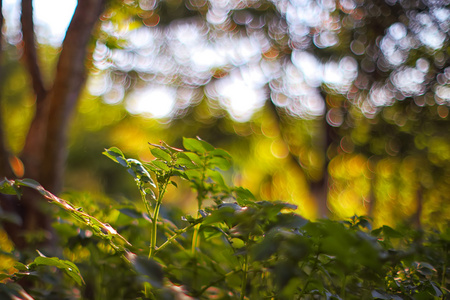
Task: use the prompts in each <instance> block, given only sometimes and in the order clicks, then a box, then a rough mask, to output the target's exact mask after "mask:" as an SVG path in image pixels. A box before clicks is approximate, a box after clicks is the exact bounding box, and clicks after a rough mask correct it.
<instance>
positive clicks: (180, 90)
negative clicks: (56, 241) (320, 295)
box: [0, 0, 450, 244]
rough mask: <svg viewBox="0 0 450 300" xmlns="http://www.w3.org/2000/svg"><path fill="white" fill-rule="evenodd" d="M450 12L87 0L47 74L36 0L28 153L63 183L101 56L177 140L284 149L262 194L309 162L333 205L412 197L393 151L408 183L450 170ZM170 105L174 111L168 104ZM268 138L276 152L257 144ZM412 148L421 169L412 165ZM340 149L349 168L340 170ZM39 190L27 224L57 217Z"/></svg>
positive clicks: (319, 194)
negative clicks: (39, 203) (341, 193)
mask: <svg viewBox="0 0 450 300" xmlns="http://www.w3.org/2000/svg"><path fill="white" fill-rule="evenodd" d="M449 15H450V13H449V9H448V4H446V3H443V2H439V1H428V0H427V1H425V0H423V1H406V0H405V1H391V0H387V1H384V0H364V1H362V0H361V1H360V0H358V1H356V0H339V1H334V0H330V1H329V0H323V1H315V0H311V1H287V0H280V1H251V0H250V1H237V0H229V1H207V0H190V1H178V0H165V1H150V0H139V1H138V0H134V1H128V0H127V1H125V0H123V1H121V0H110V1H107V0H97V1H95V0H84V1H81V0H80V1H79V3H78V6H77V8H76V10H75V14H74V17H73V19H72V22H71V24H70V26H69V28H68V30H67V34H66V37H65V39H64V42H63V44H62V47H61V52H60V55H59V57H58V62H57V65H56V71H55V73H54V76H53V78H54V80H53V81H52V83H51V84H48V85H47V84H46V83H45V80H43V79H42V77H43V75H42V71H41V66H40V65H39V63H38V59H37V52H36V43H35V37H34V28H33V21H32V3H31V0H23V1H22V17H21V23H22V36H23V38H22V42H21V43H19V44H17V45H18V46H20V47H21V48H20V49H23V53H22V57H23V61H24V62H25V64H26V66H27V70H28V73H29V75H30V78H31V82H32V86H33V91H34V94H35V97H36V101H35V117H34V119H33V120H32V122H31V125H30V129H29V131H28V134H27V137H26V140H25V144H24V146H23V150H22V153H21V155H20V158H21V159H22V161H23V163H24V166H25V176H26V177H31V178H34V179H36V180H38V181H39V182H41V183H42V184H43V185H44V186H46V188H48V189H49V190H51V191H53V192H59V191H60V190H61V187H62V178H63V173H64V162H65V157H66V138H67V137H66V134H67V129H68V125H69V122H70V118H69V117H70V115H71V114H72V113H73V111H74V109H75V107H76V103H77V100H78V99H79V97H80V93H81V90H82V87H83V84H84V82H85V80H86V76H87V72H88V71H90V72H91V73H90V74H91V76H90V77H89V81H88V92H89V93H91V94H92V95H94V96H96V97H97V96H98V97H101V98H102V99H103V100H104V102H105V103H107V104H111V105H116V104H118V103H122V101H123V104H124V106H125V107H126V108H127V110H128V111H129V112H130V113H131V114H133V115H135V114H141V113H143V112H145V111H147V112H148V110H150V113H153V116H154V117H155V116H156V117H159V118H162V119H164V118H165V119H166V120H165V124H164V126H163V127H164V128H165V129H166V131H165V132H166V133H165V134H166V135H167V136H170V138H171V139H172V140H174V141H175V142H177V141H178V143H180V136H182V135H186V136H193V135H200V136H202V138H204V139H206V140H208V141H210V142H211V143H213V144H215V145H217V146H221V145H223V144H225V143H229V144H232V143H234V142H235V141H238V142H239V145H240V146H239V147H236V148H239V151H241V152H243V154H242V157H243V159H242V160H243V161H244V162H245V163H247V164H248V167H249V168H250V167H253V168H255V164H254V163H252V162H251V160H248V156H249V155H252V156H255V157H256V159H259V160H263V159H265V158H267V156H266V154H267V153H269V154H268V155H272V156H273V157H274V158H276V162H269V161H270V160H269V159H267V161H268V164H270V166H271V167H270V170H269V171H267V173H268V174H266V175H267V176H265V175H264V176H263V175H261V174H258V176H259V177H258V178H259V179H258V180H260V182H264V183H263V184H261V187H260V192H261V194H265V195H269V194H270V195H271V196H277V197H281V198H283V193H280V192H279V190H282V189H285V188H280V187H277V186H275V185H276V184H277V183H280V182H283V181H284V182H289V183H290V184H293V182H294V181H292V178H290V177H294V178H298V181H297V185H298V186H301V187H302V188H303V187H304V186H308V187H309V190H310V195H311V196H308V197H311V198H315V202H316V203H315V209H316V210H317V215H319V216H326V215H329V214H330V212H329V209H330V208H331V209H333V210H336V209H337V207H341V206H339V205H335V204H336V203H334V204H333V203H332V202H333V201H335V202H336V201H342V202H346V201H348V200H349V199H350V198H351V197H353V198H352V199H353V200H352V201H353V202H354V203H355V201H356V202H357V201H360V203H361V205H362V206H364V205H365V204H366V203H369V205H368V207H367V208H365V207H364V208H363V209H359V210H354V211H358V212H366V213H368V212H375V211H377V208H376V207H374V203H375V200H374V199H375V198H377V199H378V198H380V199H381V198H383V197H384V198H386V194H389V197H390V198H391V199H394V200H395V201H400V200H402V199H403V198H402V197H403V196H402V197H400V196H399V197H394V196H392V195H394V194H393V193H392V192H388V191H387V190H388V189H389V188H388V187H387V186H388V184H387V183H386V181H388V180H389V178H390V177H389V176H390V175H389V176H387V177H383V176H382V175H383V174H384V173H383V172H385V170H381V168H382V165H383V164H384V163H385V162H386V160H387V161H390V159H391V158H392V159H393V158H398V160H399V161H401V163H398V164H392V165H395V166H399V169H396V170H395V172H397V173H396V174H397V175H396V176H397V179H398V180H400V181H401V182H402V184H403V185H404V187H407V188H405V190H408V191H410V190H412V189H414V188H412V186H415V187H416V188H415V189H416V190H417V194H418V195H425V194H427V193H426V192H425V191H422V188H419V187H420V186H423V187H426V188H427V189H428V190H430V189H432V187H433V186H435V183H436V185H437V184H438V182H441V183H439V184H443V183H442V182H446V180H448V179H447V178H448V176H444V177H443V178H441V179H440V180H441V181H439V180H438V181H432V180H430V178H431V177H433V176H432V175H433V174H436V172H435V171H434V169H436V168H437V169H439V170H440V171H439V172H441V173H445V171H443V170H445V169H446V166H447V165H448V162H449V159H448V157H447V156H445V155H441V154H439V152H436V151H435V149H447V147H448V142H446V140H445V137H448V134H449V132H448V122H447V118H448V106H449V101H450V96H449V95H450V92H449V89H450V88H449V82H450V69H449V67H448V66H449V53H448V41H449V37H448V35H449V26H448V24H449V23H450V22H449ZM99 20H100V22H99ZM96 24H98V25H99V26H98V27H96ZM92 33H94V34H92ZM91 58H92V60H91ZM86 61H89V63H88V66H89V68H86ZM152 103H153V104H152ZM152 105H153V106H152ZM149 106H150V108H148V107H149ZM101 107H102V108H101V109H104V106H101ZM111 107H112V106H111ZM156 107H158V108H161V107H164V111H162V112H159V115H158V113H157V112H156ZM92 114H93V115H94V116H95V112H92ZM3 115H5V114H3ZM85 116H86V117H87V114H85ZM87 119H89V118H87ZM4 123H5V121H4ZM81 123H83V122H81ZM106 123H108V122H106ZM132 123H133V121H130V120H129V119H128V120H127V122H126V124H128V125H126V126H129V124H132ZM133 124H134V123H133ZM105 126H109V125H105ZM126 126H124V127H123V128H127V127H126ZM152 126H153V125H152ZM128 128H129V127H128ZM149 130H150V129H149ZM119 131H120V132H123V129H122V130H119V129H117V132H119ZM1 133H5V132H4V130H3V131H0V137H2V136H3V135H2V134H1ZM142 135H144V134H141V136H142ZM4 140H5V139H3V141H4ZM218 141H219V142H218ZM140 142H142V144H145V141H140ZM169 142H170V141H169ZM255 145H256V146H257V147H259V149H260V150H261V151H265V154H264V155H262V154H261V153H262V152H253V153H251V152H250V151H251V150H250V149H252V147H253V148H256V147H254V146H255ZM122 148H123V147H122ZM245 149H247V150H245ZM7 150H8V146H7V145H6V144H4V143H3V142H1V143H0V154H1V159H2V160H1V161H0V167H1V170H0V171H1V174H2V175H7V176H8V175H9V176H10V175H11V170H10V168H9V167H8V166H9V164H7V163H6V161H7V160H9V159H8V157H9V155H7V154H6V153H7ZM255 151H256V150H255ZM258 155H259V156H258ZM74 157H76V155H75V156H74ZM411 157H415V159H416V160H414V161H415V162H416V165H417V168H415V169H414V170H413V169H409V170H410V171H411V172H413V173H414V174H415V175H411V174H409V175H403V177H402V176H400V175H399V174H398V173H399V172H402V171H401V167H400V166H405V165H407V164H408V162H411ZM352 158H354V160H352ZM369 158H370V160H368V159H369ZM333 161H334V163H333ZM364 161H365V162H366V163H362V162H364ZM338 162H339V163H338ZM367 162H369V163H367ZM368 164H369V165H370V166H369V167H368V166H367V165H368ZM256 165H257V164H256ZM337 165H338V166H342V171H340V173H339V172H334V171H335V170H331V168H332V166H333V168H335V169H336V170H337V169H338V168H337V167H336V166H337ZM426 165H429V167H425V166H426ZM344 166H346V167H344ZM256 167H260V166H256ZM244 168H245V166H243V167H242V170H243V173H245V170H244ZM348 168H353V170H352V171H353V172H349V169H348ZM284 170H289V172H284ZM395 172H394V173H395ZM254 173H255V172H254ZM350 173H351V174H353V175H351V176H350ZM290 174H295V176H290ZM299 174H301V175H302V176H300V175H299ZM333 174H334V175H333ZM342 174H344V175H342ZM358 174H360V175H361V174H362V175H363V176H362V177H361V176H359V175H358ZM364 174H366V175H367V176H365V175H364ZM424 174H427V175H424ZM445 174H447V173H445ZM347 175H348V176H347ZM333 176H334V177H333ZM358 176H359V177H358ZM363 177H367V178H369V179H370V180H366V179H364V178H363ZM237 178H240V179H239V180H249V181H251V180H252V179H249V178H245V176H240V177H239V176H238V177H237ZM350 181H355V182H356V183H355V184H349V182H350ZM305 182H308V184H307V185H306V184H305ZM289 188H290V187H289V186H288V187H287V189H289ZM334 188H336V189H337V188H342V189H344V190H345V189H351V190H353V191H355V190H359V191H358V192H354V193H353V194H352V195H353V196H351V197H350V196H349V197H350V198H349V199H347V198H346V199H340V197H337V200H336V199H334V198H333V197H335V196H331V195H329V194H328V192H329V191H330V189H334ZM400 188H403V187H402V186H397V189H400ZM284 193H285V196H284V197H292V198H296V197H297V198H300V197H304V193H303V192H302V191H299V192H298V193H297V194H291V193H290V192H286V191H285V192H284ZM400 194H401V193H400V192H399V191H398V190H397V195H400ZM308 197H306V198H308ZM408 197H410V195H408ZM433 197H438V196H437V195H434V196H433ZM332 198H333V199H334V200H333V199H332ZM341 198H342V197H341ZM417 198H421V197H417ZM26 199H27V198H25V199H24V201H23V203H22V208H20V209H19V211H21V212H20V214H21V215H22V218H23V220H24V224H23V225H22V229H25V230H28V229H31V228H42V227H44V228H46V227H45V226H43V225H42V224H37V223H39V222H44V223H45V222H47V223H48V218H47V217H44V216H42V215H39V214H38V213H37V210H36V208H35V206H34V205H35V204H34V203H35V202H32V201H31V200H26ZM30 199H31V198H30ZM355 199H356V200H355ZM284 200H287V199H284ZM293 200H294V201H298V202H301V201H303V199H300V200H298V199H293ZM330 201H331V202H330ZM350 202H351V201H350ZM419 202H420V203H419ZM419 202H418V204H417V205H416V207H417V209H420V207H422V204H421V203H422V202H423V201H422V200H420V201H419ZM377 203H378V201H377ZM380 203H381V202H380ZM408 203H410V202H408ZM380 207H383V206H380ZM380 209H381V208H380ZM350 211H351V209H350V210H346V211H345V212H343V214H345V213H349V212H350ZM334 213H336V211H334ZM380 213H381V212H380ZM418 214H420V212H418ZM337 215H339V214H337ZM409 215H411V213H409ZM10 233H11V234H12V231H10ZM11 236H13V237H20V235H18V234H12V235H11ZM15 239H16V240H15V242H16V243H18V244H20V243H21V242H20V241H19V240H18V238H15ZM23 243H24V242H22V244H23Z"/></svg>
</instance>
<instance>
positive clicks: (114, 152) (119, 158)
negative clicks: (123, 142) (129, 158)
mask: <svg viewBox="0 0 450 300" xmlns="http://www.w3.org/2000/svg"><path fill="white" fill-rule="evenodd" d="M103 154H104V155H105V156H107V157H109V158H110V159H112V160H113V161H115V162H116V163H119V164H121V165H122V166H124V167H127V166H128V165H127V162H126V160H125V156H124V155H123V153H122V151H121V150H120V149H119V148H117V147H111V148H109V149H105V151H104V152H103Z"/></svg>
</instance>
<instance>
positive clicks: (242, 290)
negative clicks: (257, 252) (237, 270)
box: [240, 253, 248, 300]
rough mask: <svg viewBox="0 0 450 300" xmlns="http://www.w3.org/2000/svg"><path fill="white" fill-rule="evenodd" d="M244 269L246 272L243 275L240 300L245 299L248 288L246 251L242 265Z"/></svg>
mask: <svg viewBox="0 0 450 300" xmlns="http://www.w3.org/2000/svg"><path fill="white" fill-rule="evenodd" d="M242 271H243V272H244V274H243V276H242V283H241V297H240V300H244V299H245V291H246V289H247V275H248V253H245V255H244V265H243V267H242Z"/></svg>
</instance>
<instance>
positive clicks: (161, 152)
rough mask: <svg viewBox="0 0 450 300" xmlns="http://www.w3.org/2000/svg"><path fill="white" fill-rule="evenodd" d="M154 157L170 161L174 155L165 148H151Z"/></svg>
mask: <svg viewBox="0 0 450 300" xmlns="http://www.w3.org/2000/svg"><path fill="white" fill-rule="evenodd" d="M150 152H151V153H152V154H153V156H154V157H156V158H158V159H161V160H163V161H166V162H169V161H171V160H172V157H171V156H170V155H169V154H168V153H167V152H166V151H164V150H161V149H159V148H153V149H151V150H150Z"/></svg>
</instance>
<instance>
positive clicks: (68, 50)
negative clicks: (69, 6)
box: [40, 0, 107, 193]
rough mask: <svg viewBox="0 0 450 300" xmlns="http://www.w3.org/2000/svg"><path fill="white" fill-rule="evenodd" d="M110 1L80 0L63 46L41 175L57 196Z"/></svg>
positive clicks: (53, 94) (52, 97)
mask: <svg viewBox="0 0 450 300" xmlns="http://www.w3.org/2000/svg"><path fill="white" fill-rule="evenodd" d="M106 2H107V0H79V1H78V6H77V8H76V10H75V13H74V16H73V18H72V21H71V23H70V25H69V28H68V30H67V33H66V37H65V39H64V42H63V45H62V51H61V54H60V57H59V60H58V64H57V69H56V75H55V81H54V84H53V88H52V89H51V91H50V93H49V101H50V110H49V115H48V124H47V136H46V138H45V151H44V157H43V161H42V166H41V174H40V175H41V183H42V184H44V185H45V186H46V188H48V189H49V190H50V191H52V192H55V193H57V192H59V190H60V188H61V186H62V178H63V172H64V163H65V159H66V139H67V129H68V125H69V121H70V117H71V115H72V113H73V111H74V109H75V107H76V103H77V102H78V98H79V95H80V93H81V90H82V88H83V86H84V83H85V81H86V73H87V72H86V59H87V57H88V56H89V57H90V56H92V52H91V51H90V52H89V51H88V46H89V42H90V41H91V38H92V31H93V29H94V28H95V26H96V24H97V23H98V20H99V18H100V15H101V14H102V13H103V11H104V9H105V5H106ZM88 53H89V55H88Z"/></svg>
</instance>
